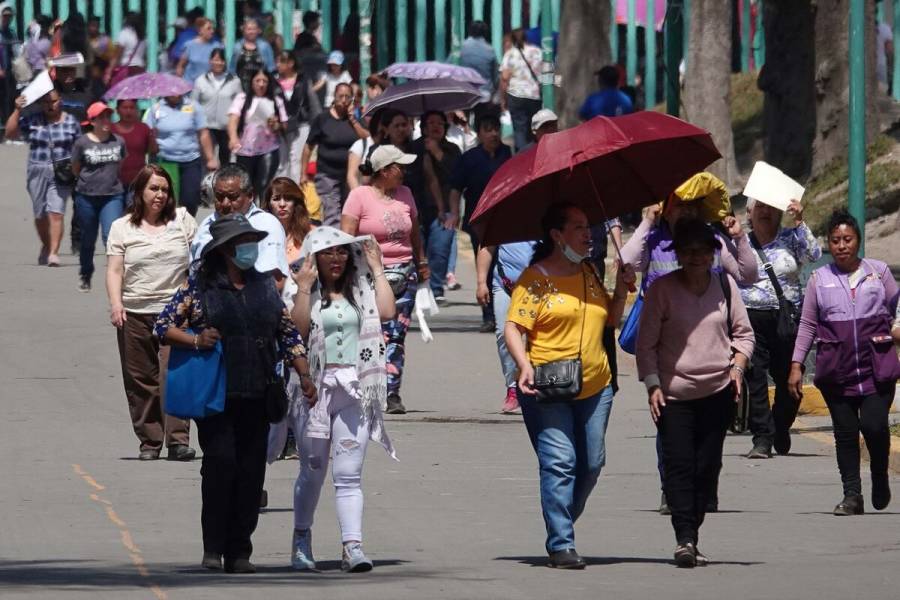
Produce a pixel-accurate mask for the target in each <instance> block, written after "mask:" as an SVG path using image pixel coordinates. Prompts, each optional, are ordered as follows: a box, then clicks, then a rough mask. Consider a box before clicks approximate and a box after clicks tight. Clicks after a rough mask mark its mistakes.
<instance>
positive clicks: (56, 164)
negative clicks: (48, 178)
mask: <svg viewBox="0 0 900 600" xmlns="http://www.w3.org/2000/svg"><path fill="white" fill-rule="evenodd" d="M47 140H48V145H49V146H50V162H51V163H53V178H54V179H55V180H56V183H57V185H61V186H63V187H72V186H73V185H75V180H76V177H75V172H74V171H72V157H71V156H70V157H68V158H60V159H59V160H53V148H54V145H53V131H52V130H51V129H50V125H49V124H48V125H47Z"/></svg>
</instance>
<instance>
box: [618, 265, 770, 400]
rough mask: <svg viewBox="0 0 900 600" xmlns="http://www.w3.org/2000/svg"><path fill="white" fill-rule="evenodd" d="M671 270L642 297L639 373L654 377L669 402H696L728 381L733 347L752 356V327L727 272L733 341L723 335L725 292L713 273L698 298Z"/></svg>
mask: <svg viewBox="0 0 900 600" xmlns="http://www.w3.org/2000/svg"><path fill="white" fill-rule="evenodd" d="M678 275H679V272H678V271H675V272H673V273H669V274H668V275H664V276H663V277H660V278H659V279H658V280H657V281H656V282H655V283H654V284H653V285H652V286H650V289H648V290H647V292H646V295H645V296H644V308H643V311H642V312H641V323H640V329H639V330H638V338H637V349H636V353H635V354H636V356H637V368H638V377H639V378H640V379H641V381H643V382H644V383H652V382H654V381H655V380H656V379H657V378H658V381H659V386H660V387H661V388H662V391H663V394H665V396H666V398H667V399H668V400H698V399H700V398H705V397H707V396H711V395H712V394H714V393H716V392H718V391H719V390H721V389H722V388H724V387H725V386H727V385H728V382H729V380H730V377H729V372H728V371H729V368H730V364H731V354H732V351H734V352H740V353H741V354H743V355H744V356H746V357H748V358H749V357H751V356H752V355H753V345H754V342H755V339H754V337H753V329H752V328H751V326H750V319H749V318H748V317H747V309H746V308H745V307H744V303H743V301H742V300H741V293H740V291H739V290H738V288H737V284H735V282H734V280H733V279H732V278H731V277H730V276H729V277H728V284H729V285H730V286H731V321H732V328H733V335H732V337H733V339H732V340H729V339H728V323H727V317H726V314H727V313H726V304H725V295H724V294H723V293H722V286H721V284H720V283H719V278H718V275H717V274H715V273H714V274H713V275H712V277H711V278H710V283H709V287H708V288H707V289H706V292H705V293H704V294H703V295H702V296H700V297H697V296H696V295H694V294H693V293H691V292H690V291H689V290H688V289H687V288H686V287H685V286H684V285H683V284H682V283H681V281H680V279H679V277H678Z"/></svg>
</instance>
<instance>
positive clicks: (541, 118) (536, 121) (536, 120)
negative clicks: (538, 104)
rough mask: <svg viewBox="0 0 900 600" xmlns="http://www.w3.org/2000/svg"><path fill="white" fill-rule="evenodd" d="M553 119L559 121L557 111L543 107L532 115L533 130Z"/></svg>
mask: <svg viewBox="0 0 900 600" xmlns="http://www.w3.org/2000/svg"><path fill="white" fill-rule="evenodd" d="M553 121H559V117H557V116H556V113H555V112H553V111H552V110H550V109H549V108H542V109H541V110H539V111H537V112H536V113H534V116H533V117H531V130H532V131H537V130H538V129H540V128H541V127H542V126H543V125H546V124H547V123H551V122H553Z"/></svg>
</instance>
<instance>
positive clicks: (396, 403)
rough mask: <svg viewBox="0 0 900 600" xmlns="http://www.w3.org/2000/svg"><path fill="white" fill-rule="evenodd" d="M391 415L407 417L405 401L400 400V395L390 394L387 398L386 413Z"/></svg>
mask: <svg viewBox="0 0 900 600" xmlns="http://www.w3.org/2000/svg"><path fill="white" fill-rule="evenodd" d="M385 412H387V414H389V415H405V414H406V407H405V406H403V401H402V400H401V399H400V396H399V395H398V394H388V397H387V410H386V411H385Z"/></svg>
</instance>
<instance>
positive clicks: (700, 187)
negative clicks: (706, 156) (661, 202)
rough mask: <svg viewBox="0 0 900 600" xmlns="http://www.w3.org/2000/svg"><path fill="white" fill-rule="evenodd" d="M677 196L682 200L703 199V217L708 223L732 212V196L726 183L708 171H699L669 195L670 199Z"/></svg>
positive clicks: (719, 219)
mask: <svg viewBox="0 0 900 600" xmlns="http://www.w3.org/2000/svg"><path fill="white" fill-rule="evenodd" d="M675 198H677V199H679V200H681V201H682V202H692V201H694V200H701V201H702V208H701V211H700V213H701V217H702V218H703V220H704V221H706V222H708V223H713V222H716V221H721V220H722V219H724V218H725V217H727V216H728V214H729V212H731V197H730V196H729V194H728V188H727V187H726V186H725V183H723V182H722V180H721V179H719V178H718V177H716V176H715V175H713V174H712V173H708V172H706V171H703V172H701V173H697V174H696V175H694V176H693V177H691V178H690V179H688V180H687V181H685V182H684V183H682V184H681V185H680V186H678V188H677V189H676V190H675V191H674V192H672V195H671V196H669V201H672V200H674V199H675Z"/></svg>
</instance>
